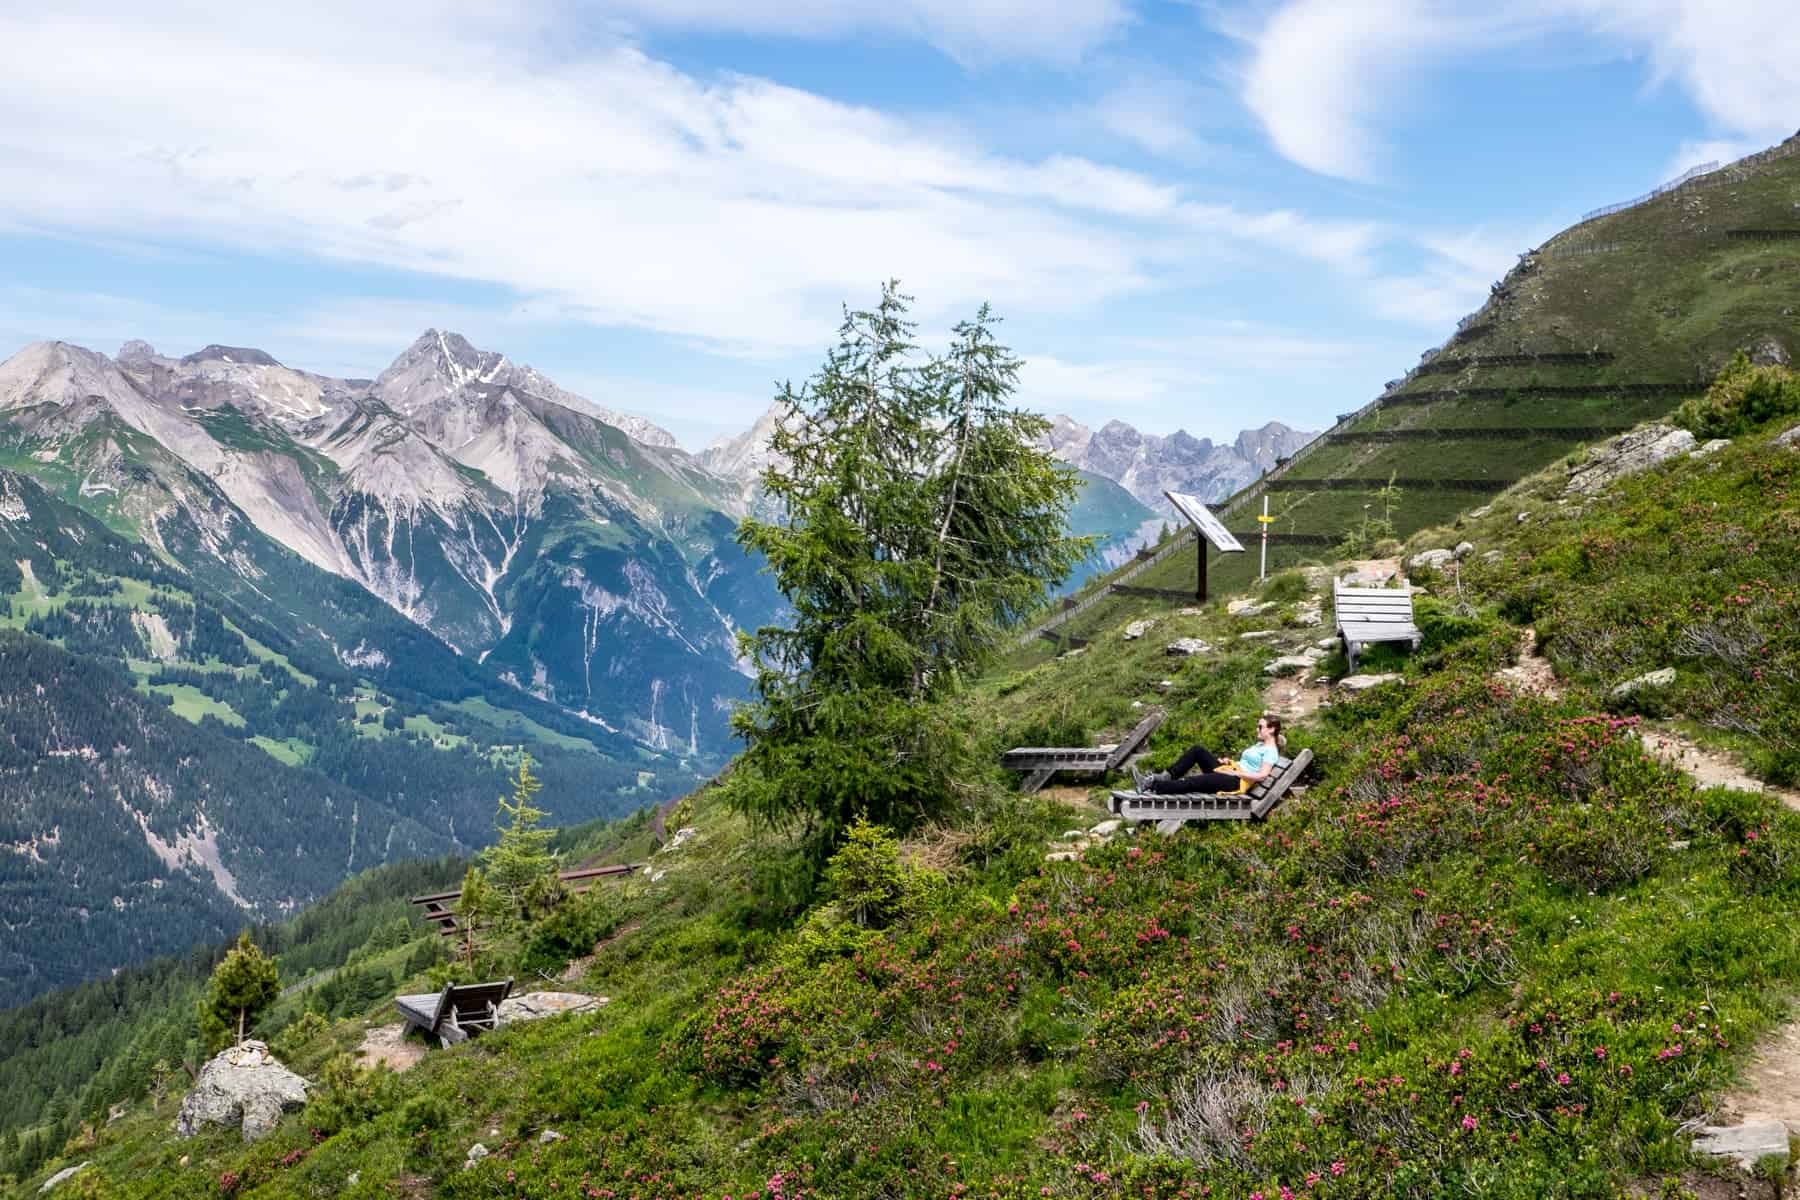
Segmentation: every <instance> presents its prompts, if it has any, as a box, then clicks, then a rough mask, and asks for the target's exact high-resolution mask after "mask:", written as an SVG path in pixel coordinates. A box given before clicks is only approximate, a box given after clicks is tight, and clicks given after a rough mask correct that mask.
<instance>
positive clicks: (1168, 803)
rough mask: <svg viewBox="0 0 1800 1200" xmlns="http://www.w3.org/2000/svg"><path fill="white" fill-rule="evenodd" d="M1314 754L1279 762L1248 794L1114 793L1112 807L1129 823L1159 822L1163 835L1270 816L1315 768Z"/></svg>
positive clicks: (1303, 751)
mask: <svg viewBox="0 0 1800 1200" xmlns="http://www.w3.org/2000/svg"><path fill="white" fill-rule="evenodd" d="M1312 760H1313V752H1312V751H1311V750H1302V751H1300V753H1298V754H1296V755H1295V756H1294V757H1292V758H1279V759H1276V760H1275V770H1274V771H1273V772H1272V773H1271V774H1270V775H1269V777H1268V778H1267V779H1265V780H1263V781H1262V782H1261V783H1258V784H1256V785H1255V786H1253V787H1252V788H1251V789H1250V790H1249V791H1247V792H1235V793H1221V794H1214V795H1207V794H1206V793H1204V792H1193V793H1189V794H1188V795H1185V796H1164V795H1159V794H1157V793H1155V792H1117V791H1116V792H1114V793H1113V794H1112V800H1111V802H1110V805H1109V807H1111V809H1112V810H1113V812H1115V813H1117V814H1118V815H1119V816H1121V817H1124V818H1125V819H1126V820H1127V821H1155V822H1156V827H1157V829H1159V830H1161V831H1162V832H1163V833H1174V832H1175V831H1176V830H1177V829H1179V828H1181V826H1182V823H1183V822H1185V821H1248V820H1252V819H1255V820H1261V819H1262V818H1264V817H1266V816H1268V815H1269V813H1270V812H1272V811H1273V810H1274V808H1275V806H1276V805H1277V804H1280V803H1281V798H1282V797H1283V796H1285V795H1287V791H1288V788H1290V787H1292V786H1293V784H1294V781H1295V780H1297V779H1299V778H1300V776H1301V775H1302V774H1304V773H1305V771H1306V768H1307V767H1309V766H1311V765H1312Z"/></svg>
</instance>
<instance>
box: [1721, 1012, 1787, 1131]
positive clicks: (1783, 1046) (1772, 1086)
mask: <svg viewBox="0 0 1800 1200" xmlns="http://www.w3.org/2000/svg"><path fill="white" fill-rule="evenodd" d="M1719 1115H1720V1118H1721V1120H1722V1121H1723V1122H1726V1123H1729V1124H1733V1125H1735V1124H1738V1123H1740V1122H1744V1121H1768V1120H1775V1121H1782V1122H1785V1123H1786V1124H1787V1127H1788V1129H1789V1130H1790V1131H1792V1132H1800V1023H1792V1024H1787V1025H1783V1026H1782V1027H1781V1028H1780V1029H1777V1030H1775V1031H1774V1032H1773V1033H1771V1034H1769V1035H1768V1036H1767V1037H1765V1038H1764V1039H1763V1040H1762V1042H1761V1043H1760V1044H1759V1045H1758V1046H1757V1048H1756V1057H1755V1058H1754V1059H1752V1060H1751V1062H1750V1066H1749V1067H1748V1068H1747V1069H1746V1070H1745V1072H1744V1081H1743V1083H1742V1084H1740V1085H1739V1086H1738V1087H1737V1088H1735V1089H1733V1090H1732V1091H1731V1092H1730V1093H1729V1094H1727V1095H1726V1097H1725V1099H1724V1100H1723V1101H1722V1102H1721V1103H1720V1111H1719Z"/></svg>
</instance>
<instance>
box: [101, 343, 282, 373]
mask: <svg viewBox="0 0 1800 1200" xmlns="http://www.w3.org/2000/svg"><path fill="white" fill-rule="evenodd" d="M131 346H143V347H144V348H145V349H146V350H150V348H149V346H148V344H147V343H144V342H127V343H126V347H127V348H129V347H131ZM150 353H151V354H154V353H155V351H153V350H150ZM119 357H120V359H121V360H122V359H123V358H124V357H125V351H124V350H123V349H122V350H120V351H119ZM203 362H224V363H242V364H245V365H248V366H252V367H279V366H280V365H281V364H280V363H278V362H276V361H275V356H274V355H272V354H270V353H269V352H268V351H266V350H255V349H251V348H250V347H247V346H221V345H219V344H218V343H217V342H215V343H213V344H212V345H210V346H207V347H206V348H204V349H201V350H196V351H194V352H193V353H192V354H189V355H187V356H186V357H184V358H183V359H182V360H181V365H182V366H184V367H191V366H193V365H195V364H196V363H203Z"/></svg>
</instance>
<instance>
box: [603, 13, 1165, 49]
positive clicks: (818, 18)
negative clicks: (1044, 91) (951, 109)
mask: <svg viewBox="0 0 1800 1200" xmlns="http://www.w3.org/2000/svg"><path fill="white" fill-rule="evenodd" d="M602 8H603V10H604V11H608V12H610V13H612V14H614V15H615V16H616V17H617V18H620V19H623V20H624V21H627V22H629V23H631V24H633V25H635V26H639V27H643V28H650V29H671V28H673V29H699V30H707V31H729V32H734V33H757V34H770V33H775V34H785V35H787V36H790V37H803V38H808V39H823V38H834V37H839V36H842V35H844V34H848V33H877V34H886V35H889V36H898V37H906V38H914V39H917V40H919V41H922V42H926V43H928V44H930V45H932V46H935V47H936V48H937V49H939V50H941V51H943V52H944V53H946V54H948V55H950V56H951V57H953V58H956V59H958V60H959V61H962V62H971V63H981V62H991V61H996V60H1002V61H1003V60H1018V59H1027V60H1038V61H1044V62H1051V63H1071V62H1074V61H1076V60H1078V59H1080V58H1081V57H1082V55H1084V54H1086V53H1087V52H1088V51H1090V50H1092V49H1094V48H1095V47H1096V46H1099V45H1101V44H1103V43H1105V42H1106V41H1107V40H1108V39H1110V38H1111V37H1113V36H1114V35H1116V34H1117V33H1119V32H1120V31H1121V30H1123V29H1124V28H1125V27H1126V26H1128V25H1129V24H1130V23H1131V11H1130V7H1129V6H1128V5H1127V4H1126V3H1124V0H1058V2H1057V3H1054V4H1044V3H1041V2H1039V0H785V2H784V3H779V4H766V3H764V4H759V3H745V2H744V0H611V3H609V4H605V5H603V6H602Z"/></svg>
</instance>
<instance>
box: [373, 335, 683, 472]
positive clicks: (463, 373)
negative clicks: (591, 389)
mask: <svg viewBox="0 0 1800 1200" xmlns="http://www.w3.org/2000/svg"><path fill="white" fill-rule="evenodd" d="M494 388H507V389H511V390H512V391H514V392H517V393H519V394H522V395H530V396H536V397H539V398H540V399H544V400H548V401H550V402H551V403H553V404H560V405H562V406H563V407H564V408H569V409H573V410H575V411H576V412H580V413H585V414H587V415H589V416H595V417H598V418H600V419H601V420H602V421H605V422H606V423H607V424H608V425H611V426H613V427H614V428H616V429H620V430H623V431H624V433H625V434H626V436H627V437H630V438H633V439H634V440H636V441H639V442H642V443H643V444H645V445H648V446H658V447H662V448H664V449H671V450H672V449H676V448H678V443H677V442H676V440H675V437H674V435H673V434H671V433H669V432H668V431H667V430H665V429H662V428H659V427H658V426H656V425H654V424H652V423H651V422H649V421H647V420H645V419H644V418H642V417H634V416H630V415H628V414H626V413H621V412H615V411H613V410H612V409H610V408H605V407H602V406H601V405H598V404H595V403H594V402H593V401H592V400H589V399H588V398H587V397H585V396H578V395H576V394H575V393H574V392H570V391H566V390H565V389H563V388H562V387H559V386H558V385H557V384H556V382H555V381H554V380H552V379H550V378H549V377H548V376H546V375H544V374H543V373H542V372H540V371H537V370H535V369H534V368H532V367H522V366H519V365H517V364H515V363H514V362H512V361H511V360H510V359H508V358H507V357H506V356H505V355H504V354H498V353H495V352H494V351H492V350H478V349H476V348H475V347H474V346H473V345H471V344H470V343H469V340H468V339H467V338H465V337H463V336H462V334H460V333H452V332H450V331H448V330H438V329H427V330H426V331H425V332H424V333H421V334H420V335H419V336H418V338H417V339H416V340H415V341H414V342H413V344H412V345H410V346H408V347H407V348H406V350H405V351H404V352H402V353H401V355H400V357H399V358H396V359H395V360H394V361H393V363H392V364H391V365H390V366H389V367H388V369H387V370H385V371H383V372H382V373H381V375H380V376H379V377H378V378H377V379H376V380H375V383H374V385H373V386H372V388H371V389H370V390H371V391H373V392H374V394H375V395H376V396H377V397H379V398H380V399H381V400H382V402H383V403H385V404H387V405H388V406H390V407H391V408H393V409H394V411H396V412H399V413H402V414H406V415H408V416H410V415H412V414H414V413H417V412H419V411H420V410H422V409H426V408H433V407H439V408H441V407H444V406H445V405H446V404H454V405H461V404H463V403H464V402H466V401H467V400H468V399H469V398H470V396H471V395H472V394H475V393H485V392H487V391H488V390H489V389H494Z"/></svg>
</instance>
